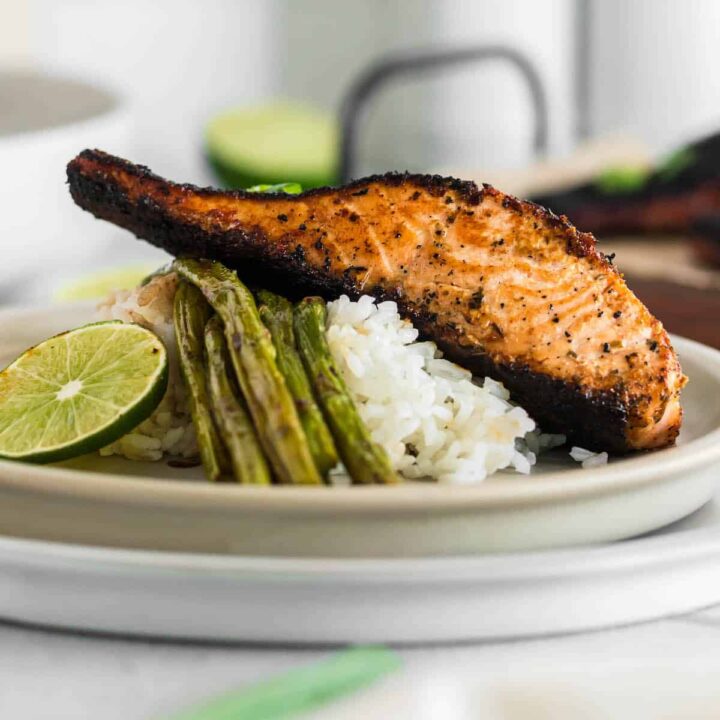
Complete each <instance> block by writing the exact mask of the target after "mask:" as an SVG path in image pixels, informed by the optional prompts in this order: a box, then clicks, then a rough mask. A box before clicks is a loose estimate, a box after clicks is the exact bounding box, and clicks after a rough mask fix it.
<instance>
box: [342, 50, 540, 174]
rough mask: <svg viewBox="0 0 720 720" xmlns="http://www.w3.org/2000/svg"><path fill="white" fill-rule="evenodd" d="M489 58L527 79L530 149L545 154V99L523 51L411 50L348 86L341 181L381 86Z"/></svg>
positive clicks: (369, 70) (349, 170)
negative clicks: (531, 117)
mask: <svg viewBox="0 0 720 720" xmlns="http://www.w3.org/2000/svg"><path fill="white" fill-rule="evenodd" d="M488 60H504V61H506V62H509V63H510V64H511V65H512V66H513V67H515V68H517V70H519V72H520V74H521V75H522V77H523V78H524V79H525V81H526V82H527V86H528V89H529V90H530V97H531V100H532V105H533V113H534V116H535V129H534V135H533V148H534V150H535V154H536V155H543V154H545V153H546V152H547V148H548V108H547V98H546V97H545V90H544V88H543V84H542V80H541V79H540V75H539V74H538V72H537V71H536V70H535V67H534V66H533V64H532V63H531V62H530V60H528V58H526V57H525V56H524V55H523V54H522V53H520V52H518V51H517V50H513V49H511V48H508V47H503V46H486V47H467V48H456V49H444V50H443V49H435V50H412V51H407V52H402V53H397V54H393V55H388V56H386V57H384V58H381V59H380V60H378V61H377V62H375V63H374V64H372V65H371V66H370V67H369V68H367V69H366V70H365V71H364V72H362V73H361V74H360V76H359V77H358V78H357V79H356V80H355V81H354V82H353V84H352V85H351V86H350V90H349V91H348V93H347V95H346V96H345V98H344V100H343V102H342V105H341V107H340V125H341V141H340V142H341V145H340V168H339V175H340V181H341V182H343V183H346V182H348V181H349V180H351V179H352V178H353V177H354V172H355V167H356V163H357V142H358V127H359V125H360V121H361V119H362V118H361V116H362V113H363V111H364V110H365V107H366V106H367V104H368V102H369V100H370V98H371V97H373V96H374V95H375V94H376V93H377V91H378V89H379V88H380V87H381V86H382V85H384V84H385V83H387V82H388V81H389V80H391V79H394V78H396V77H398V76H402V75H413V74H417V73H422V72H424V71H426V70H430V71H432V70H444V69H447V68H448V67H452V66H455V65H461V64H465V63H468V62H485V61H488Z"/></svg>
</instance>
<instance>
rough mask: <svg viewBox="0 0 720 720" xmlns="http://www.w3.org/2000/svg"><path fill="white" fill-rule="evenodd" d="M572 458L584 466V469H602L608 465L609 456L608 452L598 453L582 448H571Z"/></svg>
mask: <svg viewBox="0 0 720 720" xmlns="http://www.w3.org/2000/svg"><path fill="white" fill-rule="evenodd" d="M570 457H571V458H572V459H573V460H575V462H579V463H581V464H582V466H583V468H585V469H587V468H594V467H600V466H601V465H607V461H608V454H607V453H606V452H601V453H596V452H593V451H592V450H586V449H585V448H581V447H572V448H570Z"/></svg>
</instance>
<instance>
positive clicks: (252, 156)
mask: <svg viewBox="0 0 720 720" xmlns="http://www.w3.org/2000/svg"><path fill="white" fill-rule="evenodd" d="M338 148H339V129H338V124H337V120H336V119H335V118H334V117H333V116H332V115H331V114H329V113H324V112H322V111H320V110H318V109H316V108H313V107H309V106H306V105H302V104H298V103H294V102H277V103H273V104H270V105H265V106H261V107H251V108H233V109H230V110H226V111H225V112H223V113H221V114H219V115H217V116H215V117H214V118H212V119H211V120H210V122H209V123H208V124H207V127H206V129H205V149H206V155H207V159H208V161H209V162H210V164H211V166H212V167H213V169H214V170H215V172H216V174H217V175H218V177H219V178H220V179H221V181H222V182H223V184H225V185H226V186H229V187H236V188H243V187H249V186H252V185H259V184H270V185H274V184H279V183H284V182H288V181H290V182H297V183H300V184H302V186H303V187H305V188H313V187H319V186H323V185H332V184H333V183H334V182H335V180H336V175H337V161H338Z"/></svg>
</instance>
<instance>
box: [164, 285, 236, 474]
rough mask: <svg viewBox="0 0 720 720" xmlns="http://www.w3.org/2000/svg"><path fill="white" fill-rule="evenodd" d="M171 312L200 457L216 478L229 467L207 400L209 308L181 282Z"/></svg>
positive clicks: (193, 289)
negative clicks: (207, 326)
mask: <svg viewBox="0 0 720 720" xmlns="http://www.w3.org/2000/svg"><path fill="white" fill-rule="evenodd" d="M173 315H174V318H173V319H174V323H175V336H176V338H177V349H178V358H179V360H180V371H181V373H182V376H183V378H184V380H185V386H186V388H187V391H188V402H189V405H190V414H191V415H192V419H193V425H194V426H195V435H196V436H197V443H198V450H199V451H200V460H201V461H202V464H203V468H204V469H205V474H206V475H207V478H208V480H218V479H219V478H220V476H221V475H222V474H223V473H225V472H227V471H228V470H229V462H228V456H227V453H226V451H225V448H224V447H223V444H222V440H221V439H220V436H219V434H218V431H217V428H216V427H215V423H214V420H213V418H212V415H211V413H210V403H209V402H208V390H207V375H206V369H205V361H204V355H205V349H204V348H205V344H204V333H205V324H206V323H207V321H208V319H209V318H210V316H211V315H212V309H211V308H210V306H209V305H208V304H207V302H205V299H204V298H203V296H202V293H201V292H200V291H199V290H198V289H197V288H195V287H193V286H192V285H190V284H189V283H185V282H181V283H180V284H179V285H178V288H177V291H176V293H175V301H174V306H173Z"/></svg>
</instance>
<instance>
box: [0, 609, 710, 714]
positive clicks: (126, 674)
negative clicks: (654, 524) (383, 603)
mask: <svg viewBox="0 0 720 720" xmlns="http://www.w3.org/2000/svg"><path fill="white" fill-rule="evenodd" d="M328 652H330V651H319V650H309V649H300V648H270V647H248V646H242V645H234V646H221V645H192V644H178V643H165V642H160V641H154V640H153V641H145V640H136V639H124V638H111V637H100V636H91V635H75V634H70V633H61V632H55V631H51V630H42V629H34V628H28V627H21V626H14V625H0V716H1V717H4V718H13V720H25V719H26V718H28V719H32V720H35V719H38V720H39V719H42V718H54V719H59V718H73V719H77V718H103V720H116V719H117V720H145V719H146V718H157V717H164V716H166V715H167V714H171V713H173V712H174V711H177V710H178V709H180V708H183V707H185V706H187V705H188V704H192V703H195V702H197V701H200V700H203V699H206V698H208V697H210V696H212V695H214V694H218V693H222V692H224V691H227V690H232V689H237V688H239V687H241V686H243V685H245V684H247V683H252V682H255V681H259V680H262V679H266V678H268V677H269V676H271V675H273V674H277V673H280V672H282V671H284V670H287V669H289V668H292V667H295V666H298V665H301V664H303V663H308V662H312V661H313V660H315V659H319V658H321V657H323V656H325V655H327V653H328ZM398 652H399V654H400V655H401V656H402V658H403V660H404V667H403V670H402V671H401V672H400V673H399V675H398V676H396V677H395V678H394V679H392V680H390V681H383V683H380V686H379V687H377V686H376V687H375V688H373V689H371V690H370V691H367V692H365V693H363V694H361V695H357V696H353V697H350V698H347V699H346V700H344V701H342V703H340V704H339V705H336V706H334V707H328V708H327V709H326V710H324V711H322V712H321V713H318V714H317V717H322V718H329V719H331V718H343V720H345V719H347V718H351V717H354V716H357V717H363V716H367V715H366V714H367V713H373V712H375V713H376V717H383V716H385V717H388V716H392V717H404V716H410V715H406V714H404V713H412V716H413V717H420V716H422V717H423V718H425V717H427V718H434V717H438V718H449V719H451V720H452V718H456V717H458V718H459V717H462V718H465V717H468V715H467V714H466V710H467V708H465V706H463V708H464V710H463V709H459V705H458V706H457V707H456V706H455V704H454V703H459V702H460V700H459V699H458V697H457V695H458V693H457V692H456V690H457V688H453V683H452V678H455V677H461V676H462V677H464V678H465V680H464V682H466V681H467V677H469V676H470V677H472V678H476V679H477V682H478V683H480V684H482V685H483V686H484V687H486V688H487V687H488V686H489V685H490V684H492V683H497V682H501V681H506V680H508V679H512V680H513V681H514V682H515V681H520V680H522V679H523V678H524V677H526V676H527V677H532V676H533V674H537V673H538V672H541V673H542V674H543V676H544V677H552V676H558V677H564V678H566V677H567V673H568V672H569V671H570V672H574V673H579V675H578V676H580V675H583V676H588V674H589V675H592V674H593V673H598V672H601V673H605V675H604V676H603V677H605V680H604V682H607V675H606V674H607V672H608V671H612V672H614V673H615V675H620V676H621V677H623V678H627V677H637V676H638V675H637V673H640V672H645V673H647V672H652V671H653V669H656V670H658V671H663V670H664V671H666V675H667V676H669V677H677V672H679V671H682V670H683V669H686V668H688V667H691V666H692V667H698V663H700V665H702V666H704V667H707V668H709V669H710V670H712V668H713V667H720V606H718V607H715V608H712V609H708V610H705V611H701V612H698V613H693V614H690V615H686V616H682V617H675V618H671V619H667V620H662V621H657V622H653V623H647V624H644V625H637V626H634V627H625V628H616V629H612V630H606V631H602V632H595V633H585V634H579V635H568V636H562V637H552V638H544V639H535V640H527V641H512V642H506V643H481V644H467V645H450V646H434V647H415V648H399V649H398ZM612 672H611V676H612ZM713 672H714V671H713ZM668 673H670V674H669V675H668ZM715 679H717V675H715ZM449 680H450V682H449V684H448V681H449ZM611 682H612V680H611ZM715 685H717V683H715ZM625 692H627V688H625ZM631 692H632V690H631ZM696 694H697V693H696ZM410 707H412V708H414V710H412V711H411V710H410V709H409V708H410ZM453 708H454V709H453ZM387 713H391V714H390V715H388V714H387ZM418 713H419V714H418ZM541 715H542V713H541ZM717 716H718V715H713V717H717ZM502 717H503V718H504V717H508V718H509V717H513V718H514V717H528V718H529V717H531V715H525V714H524V713H523V714H517V715H516V714H508V715H502ZM539 717H540V715H537V713H536V714H535V718H539ZM542 717H545V715H542ZM588 717H590V716H588ZM637 717H639V716H638V715H635V718H637ZM642 717H645V716H644V715H643V716H642ZM647 717H651V716H650V715H648V716H647ZM664 717H675V715H667V716H664ZM693 717H696V716H694V715H693ZM698 717H699V716H698ZM592 718H593V720H594V719H595V718H605V715H604V714H592Z"/></svg>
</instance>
